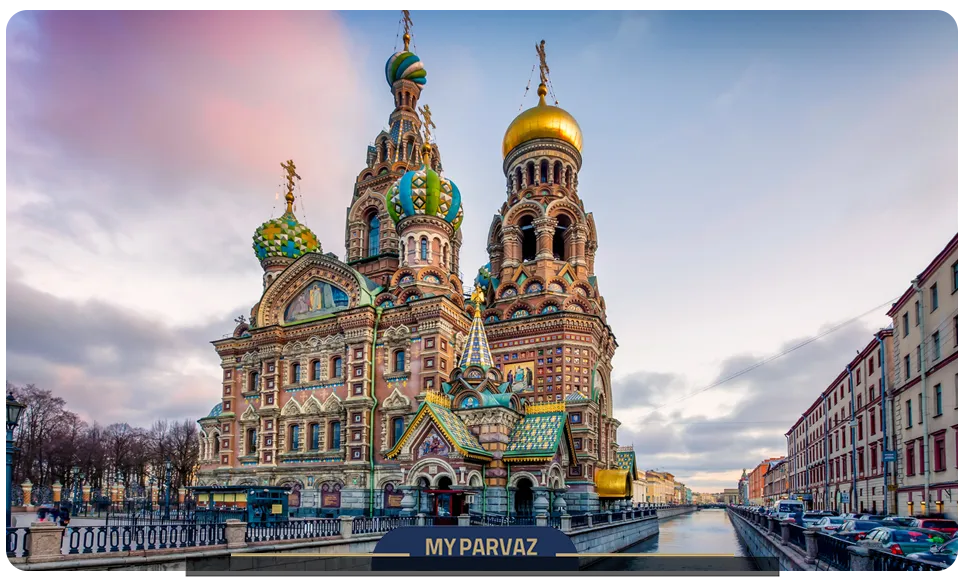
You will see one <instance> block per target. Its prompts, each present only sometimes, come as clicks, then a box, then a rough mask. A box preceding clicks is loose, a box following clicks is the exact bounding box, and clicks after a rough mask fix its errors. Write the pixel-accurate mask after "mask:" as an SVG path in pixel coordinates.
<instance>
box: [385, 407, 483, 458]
mask: <svg viewBox="0 0 964 578" xmlns="http://www.w3.org/2000/svg"><path fill="white" fill-rule="evenodd" d="M446 402H447V403H446ZM450 404H451V398H449V397H448V396H447V395H445V394H441V393H435V392H429V395H427V396H426V397H425V401H423V402H422V404H421V405H420V406H419V408H418V412H416V414H415V417H414V418H413V419H412V423H410V424H409V425H408V427H407V428H406V429H405V433H403V434H402V436H401V437H400V438H399V439H398V442H397V443H396V444H395V446H394V447H393V448H392V449H390V450H389V451H388V453H386V454H385V456H386V457H388V458H395V457H397V456H398V454H399V453H401V451H402V447H403V446H404V445H405V443H406V442H407V441H408V439H409V438H410V437H411V436H412V434H414V433H415V431H416V430H417V429H418V427H419V426H420V425H421V423H422V421H423V420H426V419H428V420H431V421H432V422H433V423H435V426H436V427H437V428H438V430H439V431H440V432H441V433H442V435H443V436H444V437H445V439H446V440H447V441H448V442H449V443H450V444H452V447H453V448H454V449H455V451H457V452H458V453H460V454H462V455H463V456H466V457H472V458H476V459H484V460H489V459H491V458H492V454H490V453H489V452H487V451H486V450H485V449H484V448H483V447H482V445H481V444H480V443H479V440H478V439H477V438H476V437H475V436H474V435H472V432H470V431H469V428H468V427H466V425H465V422H464V421H462V420H461V419H460V418H459V417H458V416H457V415H455V414H454V413H452V410H451V407H450Z"/></svg>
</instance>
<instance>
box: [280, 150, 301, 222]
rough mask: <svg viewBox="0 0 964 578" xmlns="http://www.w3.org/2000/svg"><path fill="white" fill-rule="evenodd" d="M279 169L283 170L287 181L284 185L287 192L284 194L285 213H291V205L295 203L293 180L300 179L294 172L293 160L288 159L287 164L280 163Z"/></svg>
mask: <svg viewBox="0 0 964 578" xmlns="http://www.w3.org/2000/svg"><path fill="white" fill-rule="evenodd" d="M281 168H283V169H284V170H285V180H286V181H287V183H286V184H285V188H286V189H287V192H286V193H285V201H287V203H288V209H287V211H286V212H288V213H290V212H291V211H292V205H293V204H294V202H295V195H294V192H293V191H294V190H295V179H298V180H299V181H300V180H301V177H300V176H299V175H298V173H296V172H295V161H293V160H290V159H289V160H288V162H287V163H281Z"/></svg>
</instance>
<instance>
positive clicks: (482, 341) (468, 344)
mask: <svg viewBox="0 0 964 578" xmlns="http://www.w3.org/2000/svg"><path fill="white" fill-rule="evenodd" d="M484 299H485V297H484V294H483V292H482V288H481V287H479V286H478V285H476V286H475V291H474V292H473V293H472V302H473V303H474V304H475V316H474V317H473V319H472V326H471V327H469V336H468V339H466V340H465V348H464V349H463V350H462V361H461V362H460V363H459V367H461V368H462V369H465V368H466V367H468V366H470V365H478V366H480V367H482V369H483V370H486V369H489V368H490V367H492V352H491V351H490V350H489V340H488V339H487V338H486V336H485V327H484V326H483V325H482V304H483V302H484Z"/></svg>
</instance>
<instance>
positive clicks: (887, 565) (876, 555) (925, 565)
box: [869, 549, 944, 572]
mask: <svg viewBox="0 0 964 578" xmlns="http://www.w3.org/2000/svg"><path fill="white" fill-rule="evenodd" d="M869 552H870V563H871V564H872V565H873V569H874V570H878V571H887V572H893V571H896V572H906V571H908V570H918V571H919V570H923V571H936V572H939V571H941V570H944V566H939V565H937V564H931V563H930V562H924V561H923V560H912V559H911V558H907V557H906V556H898V555H897V554H891V553H890V552H886V551H884V550H874V549H871V550H869Z"/></svg>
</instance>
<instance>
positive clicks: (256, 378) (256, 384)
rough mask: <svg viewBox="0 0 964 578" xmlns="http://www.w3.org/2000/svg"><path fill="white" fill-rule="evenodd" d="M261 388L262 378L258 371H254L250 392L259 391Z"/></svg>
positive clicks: (251, 377)
mask: <svg viewBox="0 0 964 578" xmlns="http://www.w3.org/2000/svg"><path fill="white" fill-rule="evenodd" d="M260 387H261V376H260V375H259V374H258V372H257V371H252V372H251V374H250V375H249V381H248V391H258V389H259V388H260Z"/></svg>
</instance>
